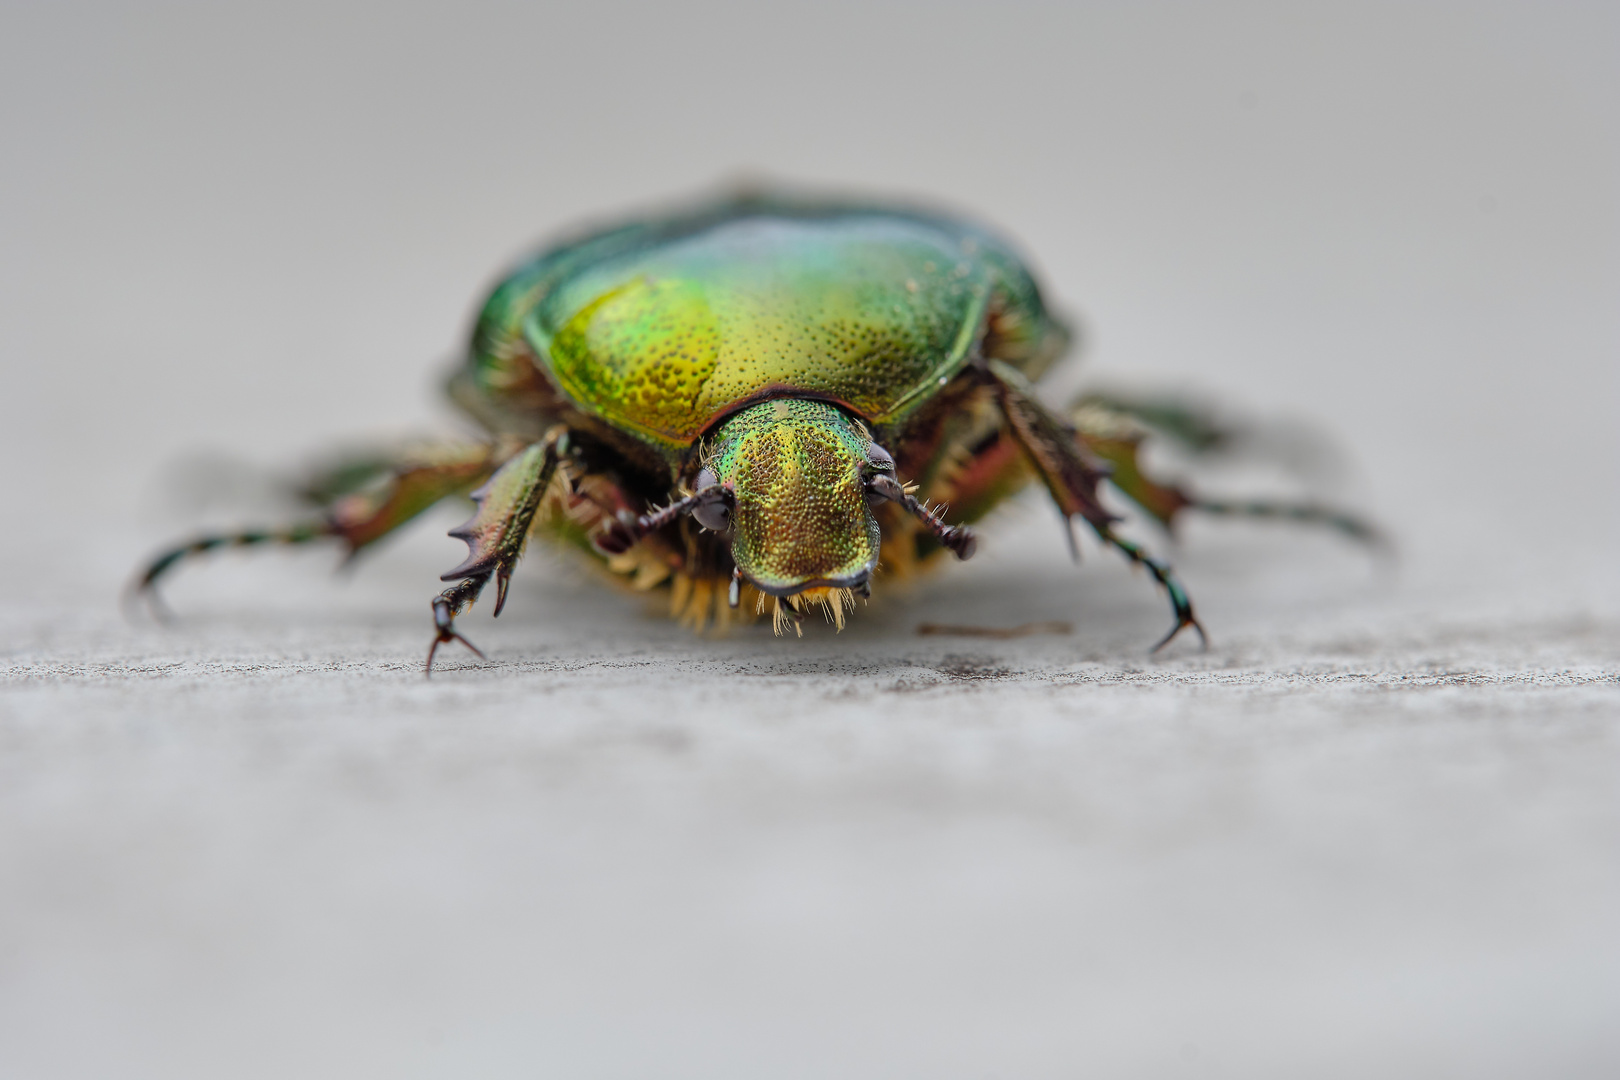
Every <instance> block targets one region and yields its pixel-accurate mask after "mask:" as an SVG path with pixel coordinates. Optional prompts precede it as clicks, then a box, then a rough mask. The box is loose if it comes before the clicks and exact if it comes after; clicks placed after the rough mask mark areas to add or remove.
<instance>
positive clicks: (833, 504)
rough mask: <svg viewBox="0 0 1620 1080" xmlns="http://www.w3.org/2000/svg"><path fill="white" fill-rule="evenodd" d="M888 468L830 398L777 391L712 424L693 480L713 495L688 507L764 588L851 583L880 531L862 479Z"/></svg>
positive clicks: (869, 566) (873, 556)
mask: <svg viewBox="0 0 1620 1080" xmlns="http://www.w3.org/2000/svg"><path fill="white" fill-rule="evenodd" d="M893 471H894V461H893V460H892V459H891V458H890V457H889V455H888V453H887V452H886V451H884V449H883V448H882V447H881V446H878V445H877V444H876V443H874V442H873V441H872V438H871V436H870V435H869V434H868V433H867V431H866V429H865V428H864V427H862V426H861V425H860V424H859V423H858V422H857V421H855V420H853V419H851V418H850V417H849V416H847V415H846V414H845V413H843V412H842V411H840V410H839V409H838V408H836V407H835V406H832V405H829V404H827V403H826V402H824V401H811V400H807V399H802V398H778V399H776V400H774V401H766V402H761V403H760V404H758V405H754V406H751V407H749V408H747V409H744V410H742V411H741V412H739V413H737V414H736V415H734V416H732V417H730V418H728V419H727V420H726V421H725V422H724V423H723V424H721V425H720V428H719V430H718V431H717V432H716V433H715V438H714V441H713V442H712V443H711V444H710V447H709V449H708V452H707V453H706V454H705V457H704V466H703V470H702V472H700V473H699V474H698V478H697V485H696V486H697V488H698V490H699V491H709V490H714V491H716V496H715V497H712V498H710V499H707V500H704V501H702V502H700V503H699V505H697V506H696V507H694V508H693V510H692V515H693V517H695V518H696V519H697V520H698V522H699V523H700V524H702V525H703V526H704V527H705V528H709V529H713V530H715V531H716V532H720V533H724V534H727V535H728V537H729V539H730V541H731V557H732V560H733V561H734V562H735V563H736V564H737V569H738V570H739V571H741V573H742V575H743V576H744V577H745V578H747V579H748V580H749V581H750V582H752V583H753V584H754V585H755V586H756V587H757V588H758V589H759V590H760V591H762V592H764V593H767V594H769V595H772V596H792V595H793V594H795V593H798V592H802V591H804V590H805V589H813V588H826V587H831V588H853V589H860V588H862V587H863V586H865V585H866V583H867V581H868V579H869V578H870V577H871V576H872V570H873V569H874V568H875V567H876V566H877V558H878V545H879V543H880V541H881V539H882V536H881V534H880V532H879V531H878V523H877V519H876V518H874V517H873V516H872V509H871V506H870V505H869V502H868V488H867V484H868V481H869V480H870V479H871V478H872V477H873V476H874V475H876V474H878V473H889V474H892V473H893ZM715 485H718V488H716V487H715Z"/></svg>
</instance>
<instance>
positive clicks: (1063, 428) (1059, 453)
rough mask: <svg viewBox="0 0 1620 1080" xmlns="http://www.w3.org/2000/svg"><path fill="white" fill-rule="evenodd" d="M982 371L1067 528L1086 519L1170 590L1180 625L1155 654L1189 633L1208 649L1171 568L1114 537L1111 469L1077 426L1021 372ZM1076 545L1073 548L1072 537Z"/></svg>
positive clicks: (1001, 366)
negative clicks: (1107, 501) (1108, 500)
mask: <svg viewBox="0 0 1620 1080" xmlns="http://www.w3.org/2000/svg"><path fill="white" fill-rule="evenodd" d="M982 370H983V371H984V373H985V374H986V375H987V376H988V377H989V380H990V382H991V384H992V386H993V387H994V389H995V393H996V398H997V403H998V404H999V405H1000V407H1001V412H1002V415H1003V416H1004V417H1005V418H1006V421H1007V426H1008V428H1009V429H1010V430H1011V432H1012V434H1013V437H1014V438H1015V439H1016V440H1017V441H1018V443H1019V445H1020V446H1022V448H1023V449H1024V451H1025V453H1027V454H1028V455H1029V458H1030V461H1031V462H1032V463H1033V464H1034V466H1035V469H1036V471H1037V472H1038V473H1039V474H1040V476H1041V479H1042V480H1043V481H1045V483H1046V488H1047V490H1048V491H1049V492H1051V494H1052V499H1053V501H1054V502H1056V503H1057V507H1058V512H1059V513H1061V514H1062V515H1063V518H1064V521H1065V523H1066V524H1067V523H1068V522H1071V521H1072V520H1073V519H1074V518H1075V517H1081V518H1084V519H1085V521H1086V523H1087V524H1088V525H1090V526H1091V527H1092V529H1093V531H1095V532H1096V534H1097V536H1098V537H1099V538H1100V539H1101V540H1102V541H1103V542H1104V543H1106V544H1109V545H1111V546H1112V547H1113V548H1115V549H1116V550H1118V551H1119V552H1120V553H1121V554H1123V555H1124V556H1125V557H1126V558H1127V559H1129V560H1131V561H1132V562H1133V563H1136V564H1137V565H1138V566H1141V567H1143V568H1144V569H1145V570H1147V572H1148V573H1149V574H1151V575H1152V577H1153V580H1154V581H1156V582H1158V583H1159V585H1160V586H1162V587H1163V588H1164V591H1165V593H1166V594H1167V595H1168V597H1169V599H1170V607H1171V610H1172V611H1173V612H1174V615H1175V620H1176V621H1175V625H1174V626H1172V627H1171V628H1170V632H1169V633H1168V634H1166V635H1165V636H1164V638H1163V639H1161V640H1160V641H1159V643H1158V644H1157V645H1155V646H1154V647H1153V651H1155V652H1157V651H1158V650H1159V649H1162V648H1164V647H1165V646H1166V645H1168V644H1169V643H1170V642H1171V641H1172V640H1173V639H1174V638H1175V636H1176V635H1177V634H1179V633H1181V631H1182V630H1184V629H1186V628H1188V627H1191V628H1192V629H1193V630H1195V631H1196V632H1197V633H1198V638H1199V640H1200V641H1201V642H1205V643H1206V644H1207V638H1206V637H1205V634H1204V628H1203V627H1202V626H1201V625H1199V622H1198V618H1197V616H1196V615H1194V614H1193V608H1192V601H1191V600H1190V599H1189V598H1188V596H1187V591H1186V589H1184V588H1183V587H1182V585H1181V582H1180V581H1178V580H1177V579H1176V576H1175V574H1174V573H1173V572H1172V571H1171V569H1170V567H1169V566H1168V565H1167V564H1166V563H1164V562H1161V561H1160V560H1158V559H1156V558H1154V557H1153V556H1152V555H1150V554H1149V553H1148V552H1147V551H1146V550H1144V549H1143V548H1142V547H1141V545H1139V544H1136V543H1133V542H1132V541H1130V540H1126V539H1125V538H1124V537H1121V536H1120V535H1119V534H1118V533H1116V532H1114V527H1113V526H1114V523H1115V521H1117V520H1118V519H1117V518H1116V517H1115V516H1114V515H1113V514H1110V513H1109V512H1108V511H1107V510H1106V509H1105V508H1104V507H1103V505H1102V502H1101V501H1100V500H1099V499H1098V497H1097V485H1098V484H1099V483H1101V482H1102V481H1103V480H1104V479H1106V478H1107V476H1108V468H1107V466H1106V465H1105V464H1103V463H1102V462H1101V461H1099V460H1097V459H1095V458H1094V457H1093V456H1092V455H1091V454H1090V452H1089V451H1087V450H1086V449H1084V448H1083V444H1082V443H1081V441H1080V440H1079V439H1078V438H1077V437H1076V432H1075V429H1074V427H1073V426H1072V425H1070V424H1069V423H1068V422H1067V421H1065V420H1063V419H1062V418H1061V417H1059V416H1057V415H1055V414H1054V413H1052V412H1051V411H1049V410H1048V409H1047V408H1046V407H1045V406H1043V405H1042V404H1041V403H1040V402H1039V401H1037V400H1036V398H1035V395H1034V391H1033V389H1032V388H1031V387H1030V385H1029V383H1028V382H1027V381H1026V380H1025V379H1024V377H1023V375H1022V374H1020V373H1019V372H1018V370H1017V369H1015V368H1013V367H1011V366H1010V365H1008V364H1005V363H1002V362H1001V361H999V360H988V361H986V362H985V364H984V367H983V369H982ZM1070 544H1071V546H1072V544H1073V538H1072V536H1071V537H1070Z"/></svg>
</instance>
